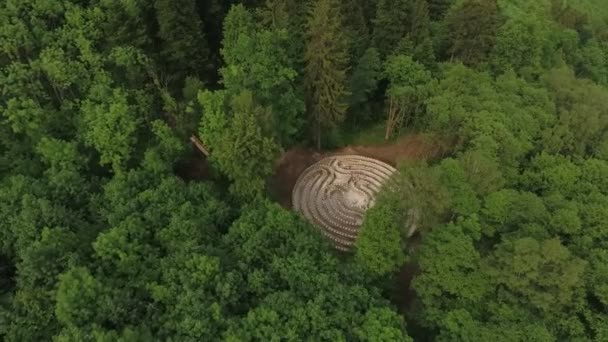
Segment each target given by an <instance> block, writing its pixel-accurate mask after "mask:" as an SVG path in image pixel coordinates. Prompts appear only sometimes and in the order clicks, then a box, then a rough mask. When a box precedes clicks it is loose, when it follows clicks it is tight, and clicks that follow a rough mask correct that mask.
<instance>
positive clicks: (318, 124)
mask: <svg viewBox="0 0 608 342" xmlns="http://www.w3.org/2000/svg"><path fill="white" fill-rule="evenodd" d="M317 150H318V151H321V121H319V120H317Z"/></svg>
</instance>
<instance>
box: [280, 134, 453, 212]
mask: <svg viewBox="0 0 608 342" xmlns="http://www.w3.org/2000/svg"><path fill="white" fill-rule="evenodd" d="M446 146H449V143H448V142H447V141H445V139H444V140H441V139H437V137H432V136H426V135H419V134H410V135H406V136H403V137H401V138H399V139H398V140H397V141H395V142H391V143H387V144H383V145H377V146H346V147H344V148H341V149H338V150H334V151H323V152H321V153H319V152H318V151H314V150H311V149H306V148H302V147H295V148H292V149H291V150H289V151H287V152H285V153H284V154H283V155H282V156H281V157H280V158H279V159H278V160H277V163H276V168H275V170H276V172H275V174H274V175H273V176H272V178H271V179H270V181H269V184H270V193H271V197H272V198H273V199H275V200H276V201H277V202H279V203H280V204H281V205H282V206H284V207H285V208H291V191H292V189H293V187H294V185H295V184H296V181H297V179H298V177H299V176H300V174H301V173H302V172H303V171H304V170H305V169H306V168H307V167H309V166H310V165H312V164H314V163H316V162H317V161H319V160H321V159H322V158H325V157H328V156H334V155H348V154H355V155H361V156H365V157H369V158H375V159H378V160H381V161H383V162H385V163H388V164H391V165H393V166H396V165H397V164H398V163H399V162H401V161H406V160H422V159H435V158H439V157H441V156H442V155H443V154H444V153H445V152H446V151H447V148H446Z"/></svg>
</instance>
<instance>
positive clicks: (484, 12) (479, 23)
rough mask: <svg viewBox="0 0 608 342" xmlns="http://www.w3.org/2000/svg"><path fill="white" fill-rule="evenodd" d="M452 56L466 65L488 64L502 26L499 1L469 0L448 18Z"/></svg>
mask: <svg viewBox="0 0 608 342" xmlns="http://www.w3.org/2000/svg"><path fill="white" fill-rule="evenodd" d="M446 22H447V26H448V37H449V41H450V42H451V46H450V47H449V49H448V53H449V54H451V55H452V57H457V58H460V60H462V62H463V63H464V64H466V65H477V64H479V63H483V62H485V61H486V59H487V57H488V54H489V53H490V52H491V51H492V48H493V47H494V45H495V43H496V36H497V32H498V29H499V27H500V25H501V16H500V12H499V8H498V2H497V0H466V1H464V2H463V3H462V5H460V6H459V7H458V8H457V9H455V10H454V11H452V12H450V14H449V15H448V17H447V18H446Z"/></svg>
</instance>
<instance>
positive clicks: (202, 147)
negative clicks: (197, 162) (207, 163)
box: [190, 135, 209, 158]
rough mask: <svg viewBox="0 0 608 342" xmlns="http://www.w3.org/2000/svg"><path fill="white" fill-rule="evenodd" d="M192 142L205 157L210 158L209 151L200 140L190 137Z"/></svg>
mask: <svg viewBox="0 0 608 342" xmlns="http://www.w3.org/2000/svg"><path fill="white" fill-rule="evenodd" d="M190 141H191V142H192V144H194V146H196V148H197V149H198V150H199V151H201V152H202V153H203V154H204V155H205V157H207V158H209V150H207V149H206V148H205V145H203V142H202V141H200V139H199V138H197V137H196V136H194V135H193V136H191V137H190Z"/></svg>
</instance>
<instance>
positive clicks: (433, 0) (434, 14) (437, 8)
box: [428, 0, 454, 20]
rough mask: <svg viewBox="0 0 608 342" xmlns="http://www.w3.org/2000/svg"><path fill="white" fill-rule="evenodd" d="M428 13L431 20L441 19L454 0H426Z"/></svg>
mask: <svg viewBox="0 0 608 342" xmlns="http://www.w3.org/2000/svg"><path fill="white" fill-rule="evenodd" d="M428 2H429V12H430V13H429V14H430V16H431V19H433V20H441V19H443V17H444V16H445V14H446V13H447V11H448V10H449V9H450V6H452V4H453V3H454V0H428Z"/></svg>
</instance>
